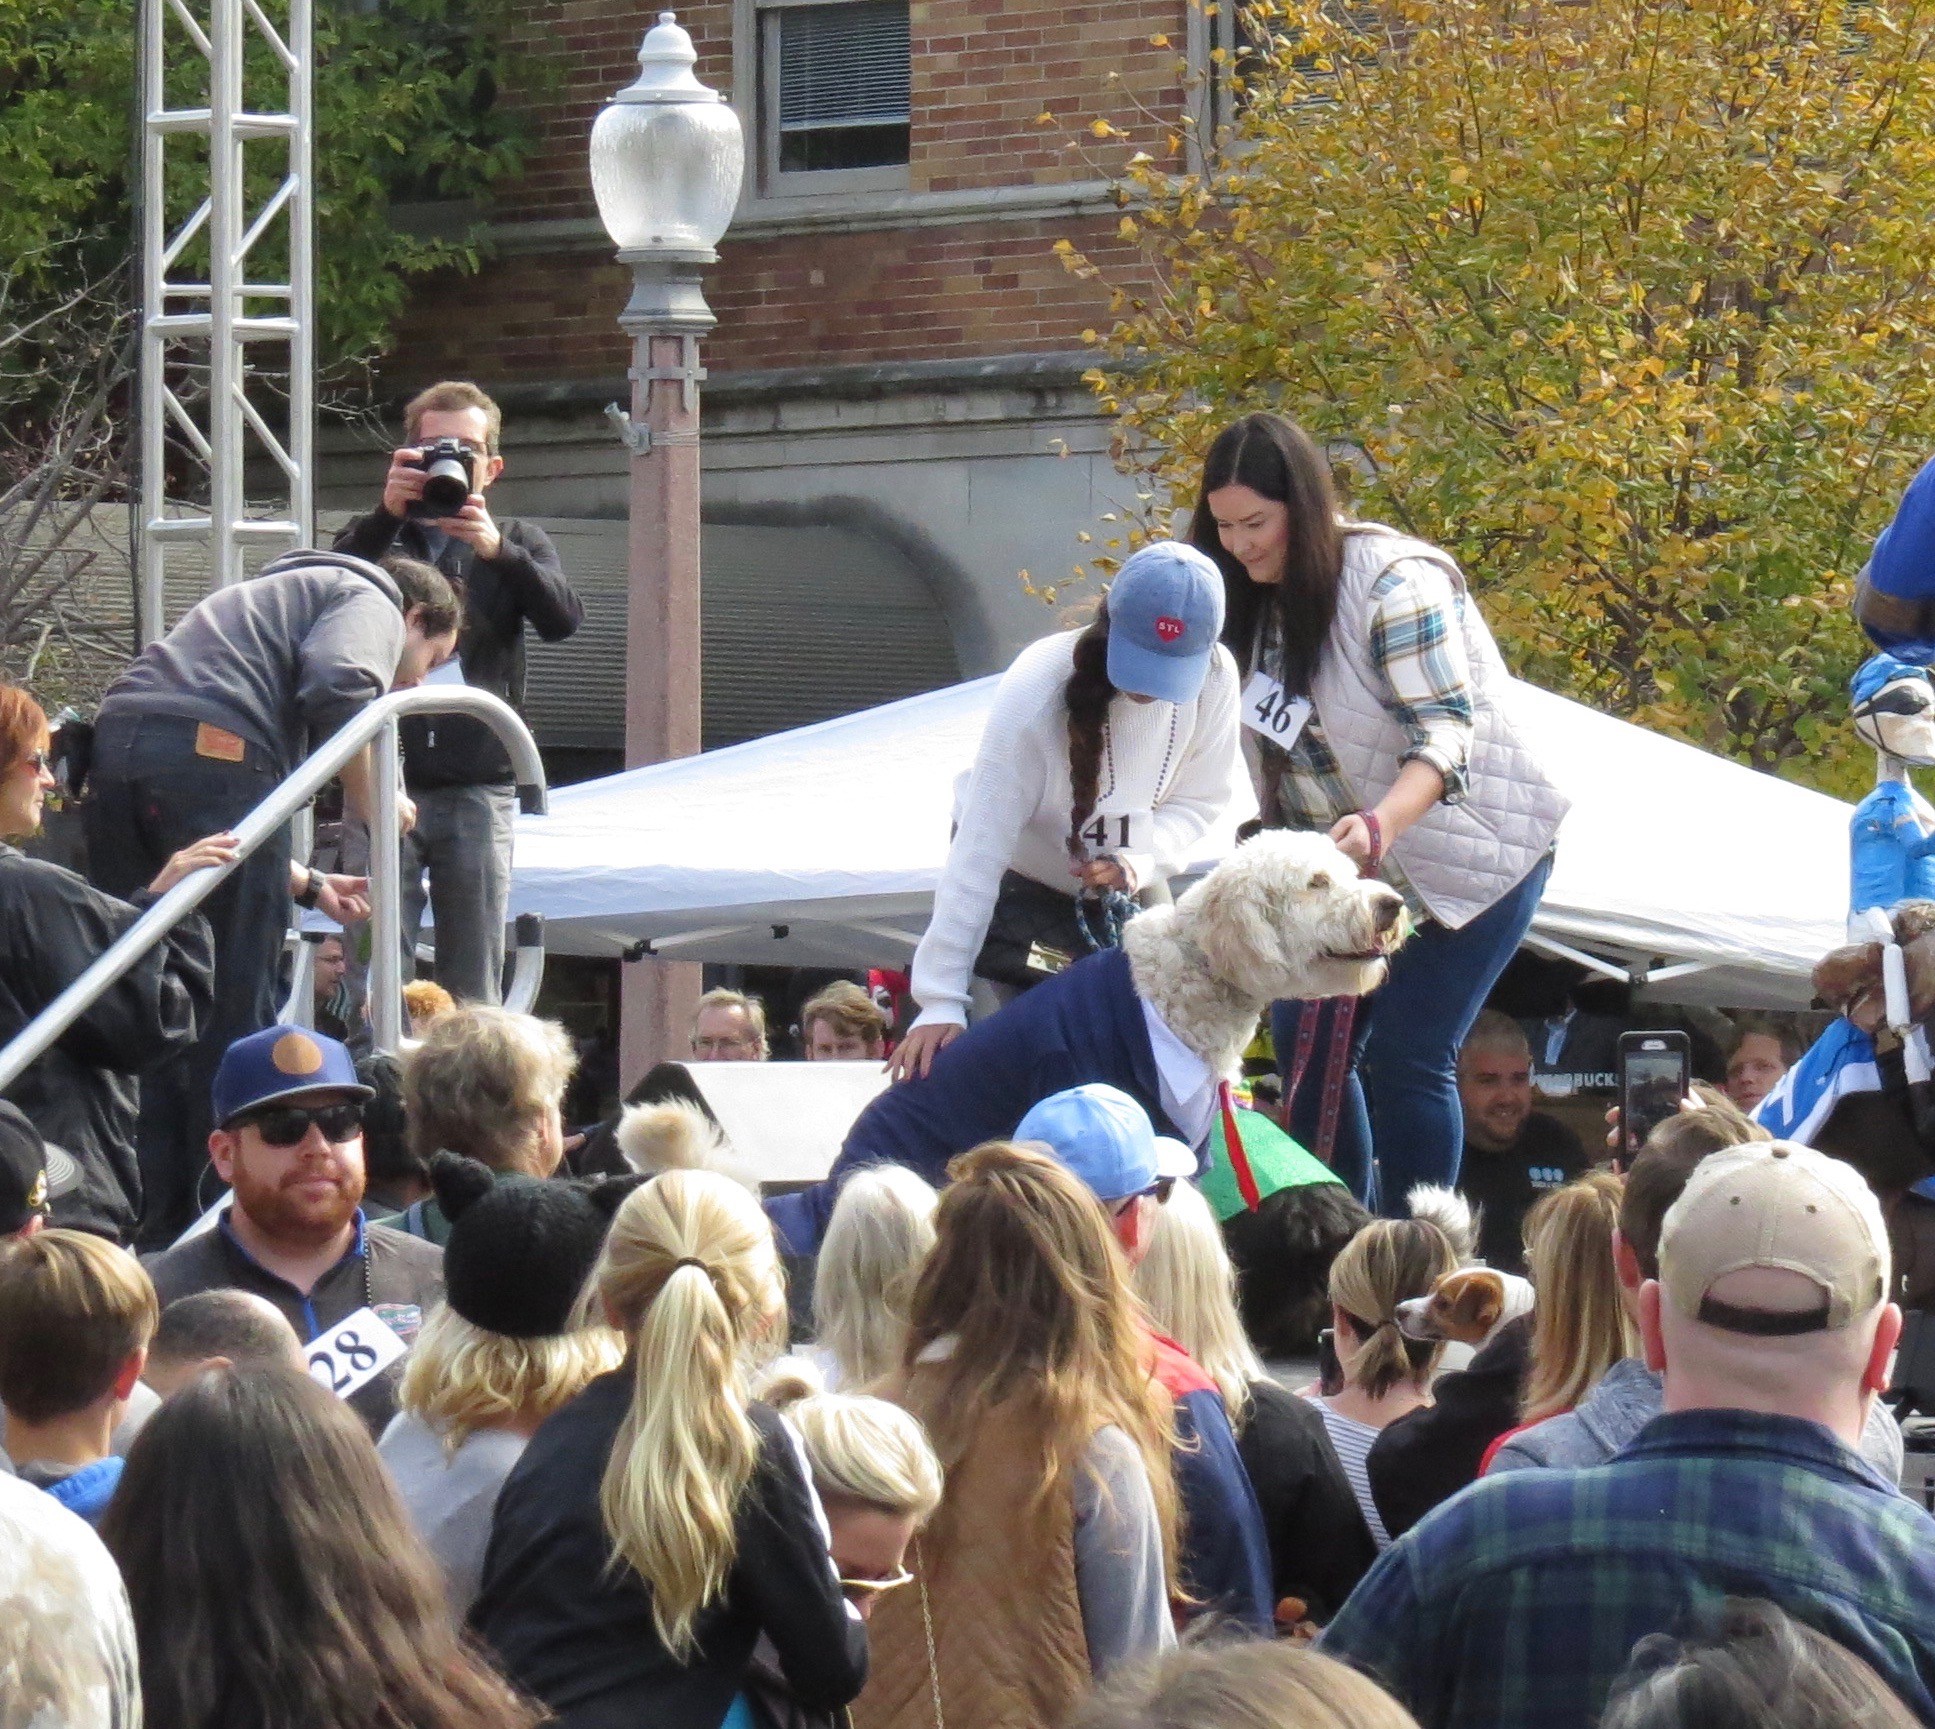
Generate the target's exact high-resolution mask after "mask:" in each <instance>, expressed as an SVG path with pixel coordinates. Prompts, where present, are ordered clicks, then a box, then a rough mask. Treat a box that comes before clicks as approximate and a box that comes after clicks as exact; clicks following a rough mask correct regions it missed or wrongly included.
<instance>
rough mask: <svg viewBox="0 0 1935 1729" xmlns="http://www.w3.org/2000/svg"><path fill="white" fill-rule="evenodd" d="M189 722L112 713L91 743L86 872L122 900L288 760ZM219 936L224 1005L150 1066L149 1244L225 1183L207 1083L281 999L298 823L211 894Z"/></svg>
mask: <svg viewBox="0 0 1935 1729" xmlns="http://www.w3.org/2000/svg"><path fill="white" fill-rule="evenodd" d="M195 737H196V727H195V723H194V722H193V721H192V720H180V719H177V718H175V717H172V716H168V715H138V716H115V717H113V718H111V719H109V720H108V721H106V722H104V723H103V724H102V726H101V729H100V733H99V735H98V736H97V737H96V739H95V741H94V766H93V769H92V771H91V772H90V774H89V777H88V795H87V803H86V804H85V806H84V807H83V809H84V812H85V814H86V820H87V874H88V878H89V880H90V881H91V882H92V883H93V884H94V886H95V887H96V888H98V889H102V890H104V891H105V892H106V893H108V894H111V895H114V896H116V897H117V898H118V899H121V900H127V899H130V898H131V897H132V896H134V895H135V894H137V893H139V892H140V891H141V890H142V889H144V888H146V887H147V886H148V884H149V883H150V882H151V881H152V880H153V879H154V877H155V874H156V873H157V872H158V871H159V870H160V869H161V867H162V866H163V865H164V864H166V863H167V862H168V859H169V857H170V856H171V855H172V854H174V853H177V852H179V851H180V850H181V849H182V848H183V847H185V846H187V845H188V844H189V843H190V842H191V841H197V840H200V839H201V838H202V837H203V836H204V835H211V834H220V833H221V832H222V831H223V830H224V829H232V828H234V827H235V826H236V824H237V823H239V822H240V821H241V820H242V818H243V817H245V816H247V815H248V814H249V812H250V811H252V810H253V809H254V808H255V807H256V806H257V805H258V804H260V803H261V802H262V800H263V799H265V798H267V797H268V795H269V794H270V793H271V792H273V791H274V790H275V786H276V783H277V782H278V781H279V780H281V778H282V771H281V769H280V768H279V766H278V765H277V764H276V763H275V762H273V761H271V760H270V759H269V757H268V755H267V753H266V752H264V751H263V750H262V749H261V747H260V746H258V745H254V744H251V745H249V746H248V747H247V749H246V752H245V753H244V755H243V758H242V760H241V761H240V762H225V761H222V760H220V759H218V758H214V757H207V756H198V755H197V754H196V752H195ZM201 910H202V914H203V916H204V917H205V918H206V919H207V920H208V923H209V928H210V930H211V931H212V932H213V934H214V938H215V1005H214V1011H213V1013H212V1014H211V1016H210V1018H209V1022H208V1025H207V1026H205V1027H204V1028H203V1029H202V1032H201V1037H200V1038H199V1040H198V1041H197V1042H196V1045H195V1048H194V1049H193V1050H190V1051H186V1052H183V1053H182V1055H180V1056H178V1057H174V1058H170V1059H169V1060H168V1061H167V1062H164V1063H162V1064H160V1065H159V1066H157V1067H156V1068H153V1069H150V1070H149V1071H148V1072H147V1073H146V1074H144V1075H143V1076H142V1077H141V1117H140V1122H139V1124H138V1127H137V1129H136V1139H135V1152H136V1156H137V1158H138V1160H139V1162H140V1166H141V1187H142V1209H141V1229H140V1232H139V1234H138V1235H137V1237H136V1239H135V1241H136V1245H137V1246H138V1247H139V1248H141V1249H142V1250H144V1251H145V1250H148V1249H160V1248H166V1247H167V1245H168V1244H169V1243H171V1242H173V1241H174V1239H175V1238H176V1237H177V1236H178V1235H180V1233H181V1232H182V1230H184V1229H185V1228H186V1227H187V1226H188V1225H189V1223H190V1222H192V1221H193V1219H194V1217H195V1215H196V1214H197V1213H199V1212H200V1211H201V1210H202V1205H203V1204H204V1203H205V1202H207V1201H208V1200H211V1199H212V1198H213V1195H214V1193H219V1192H220V1184H218V1183H214V1181H213V1179H212V1178H211V1179H209V1187H210V1189H211V1190H212V1192H205V1187H204V1184H203V1181H202V1178H203V1174H204V1172H205V1170H206V1167H207V1164H208V1131H209V1129H210V1128H211V1127H213V1106H212V1103H211V1100H210V1098H209V1089H210V1086H211V1084H212V1083H213V1081H214V1078H215V1070H216V1067H217V1065H218V1064H219V1063H220V1062H221V1060H222V1053H223V1052H224V1051H226V1050H227V1049H228V1047H229V1046H230V1045H231V1044H232V1043H234V1041H235V1040H237V1039H239V1038H242V1037H243V1036H245V1035H246V1034H248V1033H252V1032H257V1031H259V1030H260V1029H261V1028H263V1027H266V1026H269V1025H271V1024H272V1023H273V1022H274V1020H275V1017H276V1011H277V1009H278V1008H279V1007H280V1006H281V998H282V959H283V942H284V939H285V937H286V936H287V934H288V930H289V918H290V912H291V907H290V901H289V830H288V829H287V827H284V828H283V829H281V830H280V831H279V832H278V833H277V834H275V835H273V836H271V837H270V838H269V839H268V840H267V841H265V842H264V843H263V844H262V845H261V846H259V847H258V848H257V849H256V850H255V851H254V852H253V853H251V854H250V855H249V856H248V857H247V858H246V859H244V860H243V861H242V863H241V864H240V865H238V866H237V867H236V868H235V870H234V871H232V872H231V873H230V874H229V876H228V877H227V879H226V880H225V881H224V882H223V883H222V885H221V887H219V888H218V889H216V890H215V892H214V893H213V894H211V895H210V896H209V897H208V899H207V900H205V901H203V902H202V909H201Z"/></svg>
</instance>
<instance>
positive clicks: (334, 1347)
mask: <svg viewBox="0 0 1935 1729" xmlns="http://www.w3.org/2000/svg"><path fill="white" fill-rule="evenodd" d="M409 1348H410V1347H409V1346H408V1345H406V1344H405V1343H404V1342H403V1341H402V1339H400V1338H398V1337H397V1334H396V1330H395V1329H394V1328H393V1327H391V1326H389V1325H388V1323H387V1322H385V1321H384V1320H383V1318H382V1316H380V1315H379V1314H377V1312H376V1311H375V1310H374V1309H358V1310H357V1311H356V1313H355V1314H353V1315H346V1316H344V1318H343V1319H342V1320H340V1321H338V1322H337V1323H336V1324H335V1326H333V1327H325V1328H324V1329H323V1330H322V1332H321V1333H319V1334H318V1335H317V1336H316V1338H315V1340H314V1341H313V1342H312V1343H310V1344H307V1345H305V1346H303V1348H302V1354H303V1357H304V1359H305V1360H306V1361H307V1362H308V1364H309V1373H310V1375H311V1377H312V1378H314V1379H315V1380H318V1381H320V1382H321V1383H322V1384H323V1385H324V1386H325V1387H327V1388H328V1389H329V1390H330V1391H331V1392H332V1393H334V1394H335V1395H336V1397H337V1398H339V1399H347V1398H348V1397H349V1396H350V1395H351V1394H352V1393H360V1392H361V1391H362V1390H363V1389H364V1388H365V1387H367V1386H368V1385H369V1384H370V1382H372V1381H373V1380H375V1379H376V1377H377V1376H378V1375H380V1374H382V1373H383V1371H384V1370H385V1369H387V1368H388V1367H389V1366H390V1365H391V1364H392V1363H394V1362H395V1361H396V1360H397V1359H398V1358H399V1357H401V1356H402V1355H403V1354H404V1353H405V1352H406V1351H408V1350H409Z"/></svg>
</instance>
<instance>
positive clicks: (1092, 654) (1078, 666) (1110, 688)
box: [1062, 600, 1115, 864]
mask: <svg viewBox="0 0 1935 1729" xmlns="http://www.w3.org/2000/svg"><path fill="white" fill-rule="evenodd" d="M1062 698H1063V700H1064V701H1065V702H1066V703H1067V704H1068V778H1069V781H1070V783H1071V784H1072V786H1073V788H1074V793H1075V802H1074V803H1073V804H1072V805H1070V806H1069V810H1068V843H1067V844H1068V856H1069V857H1070V858H1071V859H1073V860H1074V861H1075V862H1076V863H1077V864H1080V863H1082V862H1083V860H1085V859H1086V858H1087V857H1088V847H1087V846H1086V844H1085V843H1084V842H1083V840H1082V827H1083V825H1084V824H1085V823H1087V821H1088V819H1089V818H1090V817H1092V816H1093V815H1094V814H1095V801H1096V800H1097V799H1098V798H1099V797H1100V796H1101V790H1102V748H1103V742H1104V736H1105V730H1106V728H1107V726H1108V720H1109V704H1110V703H1112V702H1113V701H1114V700H1115V686H1114V685H1113V684H1111V683H1110V682H1109V604H1108V602H1107V601H1106V600H1104V601H1103V602H1102V610H1101V611H1100V612H1098V613H1097V614H1096V615H1095V620H1094V622H1093V623H1092V624H1090V625H1089V627H1088V629H1086V630H1085V631H1083V632H1082V634H1081V635H1080V636H1078V637H1077V638H1076V639H1075V661H1074V667H1073V670H1072V671H1070V673H1069V675H1068V683H1067V684H1066V685H1065V686H1064V687H1063V689H1062Z"/></svg>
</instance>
